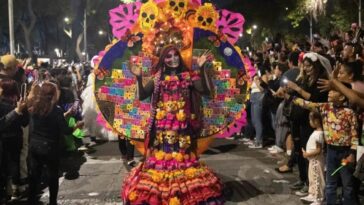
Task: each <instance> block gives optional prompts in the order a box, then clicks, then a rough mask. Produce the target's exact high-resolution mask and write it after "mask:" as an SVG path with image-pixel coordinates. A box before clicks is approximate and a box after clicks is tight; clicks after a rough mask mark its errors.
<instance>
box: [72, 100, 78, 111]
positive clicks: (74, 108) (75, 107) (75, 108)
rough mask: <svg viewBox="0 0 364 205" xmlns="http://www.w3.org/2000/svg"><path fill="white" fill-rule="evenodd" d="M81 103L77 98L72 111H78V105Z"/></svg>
mask: <svg viewBox="0 0 364 205" xmlns="http://www.w3.org/2000/svg"><path fill="white" fill-rule="evenodd" d="M79 105H80V101H79V100H76V101H75V102H74V103H73V105H72V111H73V112H76V111H77V109H78V106H79Z"/></svg>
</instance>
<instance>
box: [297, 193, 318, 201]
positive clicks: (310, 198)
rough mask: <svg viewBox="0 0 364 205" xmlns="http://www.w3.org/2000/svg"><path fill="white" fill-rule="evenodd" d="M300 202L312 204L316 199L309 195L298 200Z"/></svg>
mask: <svg viewBox="0 0 364 205" xmlns="http://www.w3.org/2000/svg"><path fill="white" fill-rule="evenodd" d="M300 200H301V201H304V202H309V203H312V202H314V201H315V200H316V198H315V197H314V196H313V195H311V194H309V195H307V196H305V197H302V198H300Z"/></svg>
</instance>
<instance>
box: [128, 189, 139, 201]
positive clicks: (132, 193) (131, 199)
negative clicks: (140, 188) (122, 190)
mask: <svg viewBox="0 0 364 205" xmlns="http://www.w3.org/2000/svg"><path fill="white" fill-rule="evenodd" d="M128 198H129V200H130V201H135V200H136V199H137V198H138V196H137V194H136V192H135V191H132V192H130V193H129V197H128Z"/></svg>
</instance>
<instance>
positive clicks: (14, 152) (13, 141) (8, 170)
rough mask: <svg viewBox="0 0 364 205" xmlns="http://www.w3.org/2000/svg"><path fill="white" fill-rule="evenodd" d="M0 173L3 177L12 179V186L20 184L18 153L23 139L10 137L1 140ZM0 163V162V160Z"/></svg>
mask: <svg viewBox="0 0 364 205" xmlns="http://www.w3.org/2000/svg"><path fill="white" fill-rule="evenodd" d="M2 144H3V145H2V168H3V169H2V171H3V172H4V173H3V174H4V175H3V176H5V177H6V178H7V179H12V181H13V184H15V185H19V182H20V152H21V149H22V146H23V138H22V136H21V137H18V136H17V137H11V138H4V139H3V140H2ZM0 161H1V160H0Z"/></svg>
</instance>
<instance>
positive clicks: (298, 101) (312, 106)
mask: <svg viewBox="0 0 364 205" xmlns="http://www.w3.org/2000/svg"><path fill="white" fill-rule="evenodd" d="M284 97H285V99H290V98H293V99H292V103H293V104H295V105H298V106H300V107H302V108H304V109H307V110H311V111H318V109H319V108H320V105H321V104H320V103H314V102H310V101H307V100H304V99H302V98H298V97H291V96H290V95H289V94H287V93H286V94H285V96H284Z"/></svg>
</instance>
